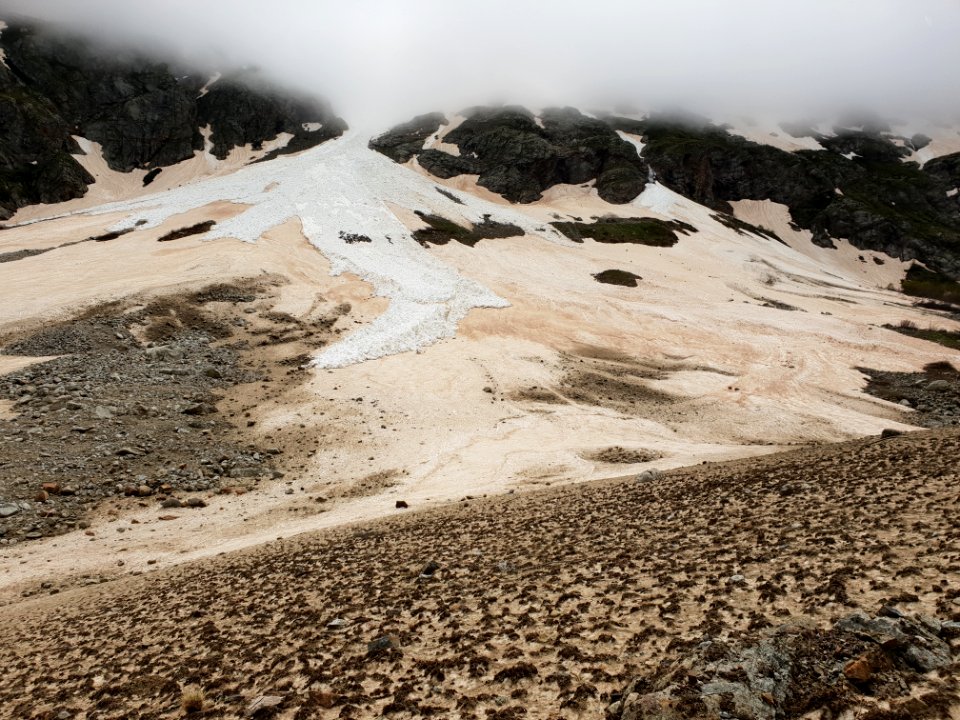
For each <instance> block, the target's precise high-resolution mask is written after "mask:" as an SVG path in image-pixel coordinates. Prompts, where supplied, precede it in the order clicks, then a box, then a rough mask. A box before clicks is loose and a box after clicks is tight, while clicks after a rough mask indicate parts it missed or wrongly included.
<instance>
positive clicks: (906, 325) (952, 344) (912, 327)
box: [884, 320, 960, 350]
mask: <svg viewBox="0 0 960 720" xmlns="http://www.w3.org/2000/svg"><path fill="white" fill-rule="evenodd" d="M884 327H885V328H886V329H888V330H895V331H897V332H898V333H902V334H903V335H909V336H910V337H915V338H919V339H920V340H926V341H928V342H932V343H937V345H943V346H944V347H948V348H950V349H952V350H960V332H954V331H952V330H941V329H939V328H931V327H928V328H921V327H918V326H917V325H916V324H915V323H913V322H911V321H909V320H904V321H903V322H901V323H900V324H899V325H884Z"/></svg>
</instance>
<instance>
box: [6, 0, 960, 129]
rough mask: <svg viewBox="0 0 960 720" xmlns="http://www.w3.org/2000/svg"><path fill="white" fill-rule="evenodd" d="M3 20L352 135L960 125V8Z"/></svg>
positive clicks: (20, 7) (791, 5)
mask: <svg viewBox="0 0 960 720" xmlns="http://www.w3.org/2000/svg"><path fill="white" fill-rule="evenodd" d="M4 12H6V13H8V14H9V13H11V12H12V13H19V14H23V15H28V16H32V17H36V18H41V19H45V20H52V21H57V22H59V23H61V24H63V25H65V26H67V27H69V28H71V29H74V30H77V31H81V32H83V33H89V34H94V35H96V36H98V37H100V38H105V39H112V40H115V41H119V42H123V43H130V44H133V45H136V46H137V47H140V48H142V49H149V50H150V51H151V52H153V53H157V54H159V55H161V56H166V57H171V58H172V57H176V58H184V59H187V60H188V61H189V62H192V63H197V64H202V65H205V66H218V67H230V66H235V65H256V66H259V67H260V68H262V70H263V71H264V72H266V73H267V74H269V75H270V76H273V77H275V78H277V79H279V80H280V81H282V82H284V83H286V84H288V85H290V86H293V87H296V88H300V89H305V90H308V91H310V92H315V93H318V94H321V95H323V96H324V97H326V98H327V99H329V100H330V101H331V102H332V103H333V105H334V108H335V110H336V111H337V112H338V113H340V114H341V115H343V116H344V117H345V118H346V119H347V121H348V122H350V123H351V124H352V125H354V126H357V125H361V126H369V127H379V126H385V125H387V124H389V123H392V122H394V121H397V120H401V119H405V118H407V117H409V116H410V115H413V114H416V113H419V112H426V111H430V110H434V109H442V110H446V111H455V110H457V109H460V108H461V107H464V106H467V105H472V104H482V103H489V102H516V103H521V104H525V105H528V106H531V107H543V106H547V105H557V104H563V105H576V106H579V107H581V108H584V109H591V108H609V107H612V106H614V105H615V104H618V103H627V104H630V105H632V106H635V107H638V108H641V109H654V108H664V107H675V106H684V107H686V108H688V109H690V110H693V111H697V112H706V113H712V114H714V115H717V114H725V115H734V114H745V115H758V114H759V115H764V114H766V115H776V116H778V117H781V118H784V117H787V118H797V117H808V116H812V115H823V114H830V113H838V112H841V111H846V110H848V109H850V108H857V109H869V110H873V111H876V112H880V113H883V114H886V115H890V114H894V115H897V116H900V117H921V116H932V115H938V116H953V115H954V114H960V73H958V68H960V42H957V38H958V37H960V3H958V2H956V0H911V1H909V2H908V1H907V0H901V1H899V2H897V1H895V0H870V1H869V2H867V1H866V0H864V1H863V2H860V1H853V0H850V1H847V2H838V1H837V0H804V1H803V2H778V1H777V0H736V2H716V1H714V0H669V1H668V0H659V1H658V2H646V1H639V0H635V1H630V0H621V1H617V0H592V1H589V2H583V1H582V0H581V1H579V2H574V1H572V0H551V1H549V2H547V1H534V0H509V1H508V0H484V1H483V2H470V3H465V2H457V1H456V0H443V1H441V0H339V1H338V2H327V1H326V0H313V1H308V0H274V1H273V2H263V1H261V0H204V1H203V2H197V0H163V2H160V1H159V0H137V1H136V2H131V0H84V2H77V0H6V1H3V2H0V18H2V17H3V14H4Z"/></svg>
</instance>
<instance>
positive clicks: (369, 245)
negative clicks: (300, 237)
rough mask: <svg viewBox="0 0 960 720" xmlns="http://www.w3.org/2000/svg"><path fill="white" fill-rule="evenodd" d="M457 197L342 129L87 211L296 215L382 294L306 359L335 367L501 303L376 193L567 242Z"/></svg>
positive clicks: (419, 343) (421, 338)
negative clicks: (334, 136) (311, 143)
mask: <svg viewBox="0 0 960 720" xmlns="http://www.w3.org/2000/svg"><path fill="white" fill-rule="evenodd" d="M461 200H462V203H463V204H457V203H455V202H454V201H453V200H450V199H449V198H447V197H445V196H443V195H441V194H440V193H438V192H437V191H436V186H435V184H434V183H432V182H431V181H430V180H429V179H427V178H425V177H423V176H420V175H418V174H416V173H414V172H411V171H410V170H409V169H407V168H404V167H402V166H400V165H397V164H396V163H394V162H392V161H391V160H389V159H388V158H386V157H383V156H382V155H380V154H378V153H375V152H373V151H371V150H369V149H368V148H367V147H366V141H365V139H364V138H362V137H360V136H358V135H357V134H355V133H348V134H347V135H345V136H344V137H342V138H340V139H339V140H332V141H329V142H327V143H324V144H323V145H321V146H319V147H316V148H313V149H312V150H309V151H307V152H304V153H302V154H300V155H296V156H289V157H281V158H278V159H276V160H272V161H270V162H265V163H257V164H253V165H249V166H247V167H245V168H243V169H241V170H239V171H237V172H236V173H234V174H232V175H228V176H225V177H219V178H211V179H207V180H203V181H200V182H197V183H195V184H191V185H187V186H184V187H180V188H176V189H173V190H169V191H167V192H165V193H163V194H158V195H152V196H148V197H145V198H140V199H137V200H134V201H127V202H119V203H111V204H109V205H104V206H101V207H98V208H97V209H96V210H94V211H92V213H93V214H106V213H113V212H118V211H121V212H128V213H129V215H128V216H127V217H126V218H125V219H124V220H122V221H121V222H120V223H118V224H117V225H115V226H114V227H113V228H112V229H115V230H123V229H127V228H132V227H134V226H135V225H136V223H137V222H140V226H143V227H148V228H149V227H156V226H158V225H160V224H162V223H163V222H165V221H166V220H168V219H169V218H171V217H173V216H174V215H179V214H181V213H184V212H187V211H189V210H192V209H196V208H201V207H203V206H205V205H208V204H210V203H213V202H218V201H229V202H235V203H240V204H245V205H249V206H250V207H249V208H248V209H247V210H245V211H244V212H242V213H240V214H239V215H237V216H235V217H233V218H231V219H229V220H225V221H223V222H221V223H219V224H218V225H217V226H216V227H215V228H214V229H213V230H211V231H210V232H209V233H207V235H206V237H207V238H208V239H215V238H236V239H239V240H243V241H246V242H255V241H256V240H257V239H259V238H260V236H261V235H263V233H265V232H267V231H268V230H270V229H271V228H274V227H277V226H278V225H281V224H283V223H285V222H286V221H288V220H290V219H293V218H299V220H300V222H301V224H302V227H303V232H304V234H305V235H306V237H307V239H308V240H309V241H310V242H311V243H312V244H313V245H314V246H315V247H316V248H317V249H318V250H320V251H321V252H322V253H323V254H324V255H325V256H326V257H327V259H328V260H329V261H330V263H331V265H332V272H333V274H334V275H339V274H341V273H344V272H351V273H354V274H356V275H358V276H359V277H360V278H362V279H363V280H365V281H367V282H369V283H371V284H372V285H373V287H374V292H375V293H376V294H377V295H379V296H383V297H387V298H389V299H390V305H389V307H388V308H387V310H386V312H385V313H384V314H383V315H381V316H380V317H378V318H377V319H376V320H374V321H373V322H372V323H370V324H368V325H365V326H363V327H362V328H360V329H358V330H357V331H355V332H354V333H352V334H350V335H349V336H347V337H346V338H344V339H343V340H342V341H340V342H339V343H337V344H335V345H332V346H330V347H329V348H327V349H325V350H323V351H322V352H321V353H320V354H319V355H317V357H316V358H315V359H314V361H313V363H314V364H315V365H317V366H319V367H322V368H336V367H344V366H346V365H351V364H354V363H358V362H362V361H364V360H371V359H375V358H378V357H383V356H386V355H392V354H396V353H401V352H408V351H412V350H419V349H420V348H422V347H425V346H427V345H431V344H433V343H435V342H437V341H439V340H441V339H443V338H449V337H453V336H454V335H455V334H456V330H457V324H458V323H459V321H460V320H461V319H463V318H464V317H465V316H466V314H467V313H468V312H469V311H470V310H471V309H473V308H502V307H507V306H508V304H509V303H507V301H506V300H504V299H503V298H500V297H498V296H497V295H496V294H494V293H493V292H492V291H490V290H488V289H487V288H485V287H483V286H482V285H480V284H479V283H476V282H474V281H472V280H469V279H467V278H464V277H463V276H461V275H460V274H459V273H458V272H457V271H456V270H455V269H454V268H452V267H451V266H449V265H446V264H445V263H443V262H441V261H440V260H438V259H436V258H435V257H433V256H432V255H431V254H430V253H428V252H426V251H425V250H424V249H423V248H422V247H420V245H419V244H418V243H417V242H416V241H415V240H414V239H413V237H412V236H411V234H410V232H409V231H408V230H407V228H406V227H405V226H404V225H403V223H401V222H400V221H399V220H398V219H397V217H396V216H395V215H394V214H393V213H392V212H391V211H390V209H389V208H388V207H387V206H386V204H385V202H388V201H389V202H393V203H395V204H397V205H400V206H403V207H407V208H411V209H423V210H425V211H427V212H434V213H438V214H444V215H445V216H447V217H457V216H458V215H459V216H461V217H463V218H465V219H466V220H468V221H470V222H479V221H480V220H482V218H483V216H484V214H487V213H489V214H491V215H493V216H494V218H495V219H497V220H500V221H502V222H510V223H513V224H515V225H518V226H520V227H521V228H522V229H523V230H524V231H525V232H526V233H528V234H535V235H540V236H543V237H546V238H547V239H549V240H554V241H556V242H561V243H563V244H567V243H566V241H565V240H564V239H563V238H562V237H561V236H559V233H556V232H555V231H553V229H552V228H550V229H549V230H547V231H546V232H544V228H543V227H542V225H540V224H539V223H536V222H535V221H534V220H533V219H532V218H530V217H528V216H526V215H524V214H522V213H519V212H516V211H513V210H511V209H510V208H505V207H502V206H500V205H494V204H493V203H489V202H487V201H484V200H480V199H479V198H474V197H472V196H469V195H467V194H462V196H461ZM88 212H89V211H88ZM538 227H540V230H539V231H538V230H537V228H538ZM341 233H351V234H356V235H364V236H366V237H368V238H370V240H371V241H370V242H354V243H347V242H345V241H344V239H343V238H342V237H341Z"/></svg>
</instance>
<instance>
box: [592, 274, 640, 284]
mask: <svg viewBox="0 0 960 720" xmlns="http://www.w3.org/2000/svg"><path fill="white" fill-rule="evenodd" d="M593 278H594V279H595V280H596V281H597V282H599V283H603V284H604V285H620V286H621V287H636V286H637V280H643V278H642V277H640V276H639V275H635V274H634V273H632V272H629V271H627V270H604V271H603V272H598V273H595V274H594V276H593Z"/></svg>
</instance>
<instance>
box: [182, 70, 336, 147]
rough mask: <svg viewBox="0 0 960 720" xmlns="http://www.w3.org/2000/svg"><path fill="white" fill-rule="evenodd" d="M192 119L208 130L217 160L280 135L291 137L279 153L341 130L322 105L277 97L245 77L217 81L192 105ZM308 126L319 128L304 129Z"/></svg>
mask: <svg viewBox="0 0 960 720" xmlns="http://www.w3.org/2000/svg"><path fill="white" fill-rule="evenodd" d="M197 117H198V119H199V122H200V125H201V126H205V125H209V126H210V127H211V129H212V130H213V134H212V137H211V140H212V141H213V154H214V155H215V156H216V157H218V158H221V159H223V158H225V157H226V156H227V155H228V154H229V152H230V150H232V149H233V148H235V147H240V146H243V145H253V147H254V148H259V147H260V146H261V145H262V143H263V141H264V140H272V139H274V138H276V137H277V135H278V134H280V133H282V132H286V133H291V134H292V135H293V136H294V139H293V140H291V141H290V144H288V145H287V146H286V148H284V150H286V151H288V152H298V151H300V150H306V149H307V148H309V147H313V146H314V145H319V144H320V143H322V142H324V141H326V140H329V139H331V138H335V137H339V136H340V135H342V134H343V132H344V130H346V129H347V126H346V123H344V121H343V120H341V119H340V118H338V117H335V116H334V115H333V114H332V112H331V111H330V108H329V106H328V105H326V104H325V103H323V102H321V101H319V100H316V99H313V98H309V97H305V96H300V97H297V96H294V95H291V94H280V93H278V92H276V91H275V90H272V89H271V88H269V87H268V86H266V85H265V84H263V83H262V82H260V81H258V79H257V78H256V77H255V76H252V75H249V74H238V75H234V76H232V77H229V78H222V79H221V80H218V81H217V82H216V83H215V84H214V85H213V86H212V87H211V88H210V90H209V92H207V93H206V94H205V95H204V96H203V97H201V98H200V99H199V100H198V101H197ZM313 123H317V124H319V125H320V127H319V128H317V129H316V130H311V129H309V127H307V126H309V125H311V124H313ZM279 154H282V152H281V153H279Z"/></svg>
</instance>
